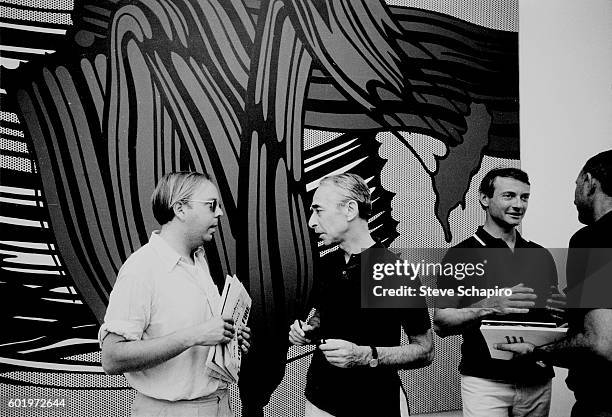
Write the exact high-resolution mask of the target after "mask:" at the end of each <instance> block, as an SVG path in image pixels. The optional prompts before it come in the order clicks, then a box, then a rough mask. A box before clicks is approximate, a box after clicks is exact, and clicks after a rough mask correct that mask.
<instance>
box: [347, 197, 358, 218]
mask: <svg viewBox="0 0 612 417" xmlns="http://www.w3.org/2000/svg"><path fill="white" fill-rule="evenodd" d="M346 211H347V214H346V217H347V220H349V221H350V220H353V219H354V218H355V217H357V216H359V206H357V202H356V201H355V200H349V201H347V202H346Z"/></svg>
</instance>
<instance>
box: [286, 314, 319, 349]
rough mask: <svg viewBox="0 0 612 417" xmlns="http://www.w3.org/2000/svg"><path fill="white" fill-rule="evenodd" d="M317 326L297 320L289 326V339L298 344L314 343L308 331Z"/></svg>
mask: <svg viewBox="0 0 612 417" xmlns="http://www.w3.org/2000/svg"><path fill="white" fill-rule="evenodd" d="M314 329H315V328H314V327H313V326H311V325H310V324H308V323H305V322H303V321H301V320H296V321H294V322H293V324H292V325H291V326H289V341H290V342H291V343H292V344H294V345H296V346H304V345H308V344H310V343H312V340H310V339H309V338H308V336H307V333H308V332H310V331H312V330H314Z"/></svg>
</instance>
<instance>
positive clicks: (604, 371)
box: [567, 212, 612, 411]
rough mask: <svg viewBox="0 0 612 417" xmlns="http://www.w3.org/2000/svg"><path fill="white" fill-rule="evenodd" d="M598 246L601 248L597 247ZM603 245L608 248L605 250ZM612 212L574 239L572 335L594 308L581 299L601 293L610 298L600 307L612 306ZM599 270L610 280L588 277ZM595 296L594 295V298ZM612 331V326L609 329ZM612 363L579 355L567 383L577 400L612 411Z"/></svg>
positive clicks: (570, 298)
mask: <svg viewBox="0 0 612 417" xmlns="http://www.w3.org/2000/svg"><path fill="white" fill-rule="evenodd" d="M593 248H598V249H595V250H594V249H593ZM601 248H606V249H605V250H601ZM610 248H612V212H609V213H608V214H606V215H605V216H603V217H602V218H601V219H599V220H598V221H597V222H595V223H593V224H592V225H589V226H586V227H583V228H582V229H580V230H578V231H577V232H576V233H575V234H574V235H573V236H572V238H571V239H570V242H569V253H568V259H567V285H568V305H569V306H570V307H571V308H570V309H569V310H568V311H569V313H568V316H569V329H568V332H569V333H570V334H576V333H580V332H582V331H584V316H585V315H586V313H587V312H588V311H590V308H577V307H580V304H579V303H580V299H581V298H583V297H584V296H585V294H586V295H588V294H594V293H599V294H601V295H604V297H606V298H607V300H608V301H607V303H603V304H601V303H600V304H598V306H599V307H600V308H604V307H605V308H612V291H611V288H612V274H610V273H609V272H608V271H610V263H611V262H612V249H610ZM595 270H597V271H599V272H601V271H606V274H607V277H608V278H609V279H608V280H600V279H587V280H586V281H585V278H588V277H593V275H592V274H593V272H595ZM591 298H592V297H591ZM609 331H610V332H612V329H610V330H609ZM611 378H612V362H609V361H606V360H604V359H602V358H595V357H589V356H588V355H579V356H578V355H577V358H576V362H575V363H574V364H572V366H571V367H570V368H569V375H568V377H567V386H568V387H569V388H570V389H571V390H573V391H574V394H575V395H576V400H577V401H578V402H580V403H584V404H588V405H589V406H592V407H598V408H602V409H606V410H608V411H612V399H611V398H610V394H612V379H611Z"/></svg>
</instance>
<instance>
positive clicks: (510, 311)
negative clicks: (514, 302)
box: [505, 307, 529, 314]
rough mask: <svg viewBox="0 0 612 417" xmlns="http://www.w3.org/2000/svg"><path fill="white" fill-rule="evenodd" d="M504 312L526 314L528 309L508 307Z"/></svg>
mask: <svg viewBox="0 0 612 417" xmlns="http://www.w3.org/2000/svg"><path fill="white" fill-rule="evenodd" d="M505 313H506V314H526V313H529V309H528V308H514V307H510V308H506V309H505Z"/></svg>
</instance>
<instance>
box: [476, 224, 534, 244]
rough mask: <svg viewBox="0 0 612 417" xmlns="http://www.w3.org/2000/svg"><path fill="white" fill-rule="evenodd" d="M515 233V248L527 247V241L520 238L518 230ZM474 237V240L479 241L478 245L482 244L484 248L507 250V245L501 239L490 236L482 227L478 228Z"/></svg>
mask: <svg viewBox="0 0 612 417" xmlns="http://www.w3.org/2000/svg"><path fill="white" fill-rule="evenodd" d="M515 231H516V242H515V244H514V247H515V248H522V247H524V246H526V245H527V241H526V240H525V239H523V237H522V236H521V234H520V233H519V232H518V230H515ZM474 235H475V236H476V238H477V239H476V240H479V241H480V243H482V242H484V246H486V247H490V248H507V247H508V244H507V243H506V242H504V240H503V239H499V238H497V237H494V236H491V235H490V234H489V233H488V232H487V231H486V230H485V229H484V227H483V226H479V227H478V230H476V233H474Z"/></svg>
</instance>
